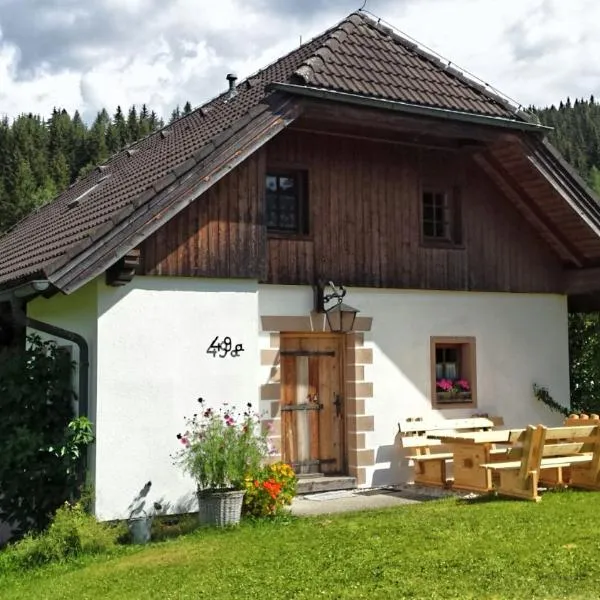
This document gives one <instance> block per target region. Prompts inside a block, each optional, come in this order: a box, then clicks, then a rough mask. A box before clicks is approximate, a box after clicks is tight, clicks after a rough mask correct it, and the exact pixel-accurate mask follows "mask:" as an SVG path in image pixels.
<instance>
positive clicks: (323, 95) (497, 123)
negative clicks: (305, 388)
mask: <svg viewBox="0 0 600 600" xmlns="http://www.w3.org/2000/svg"><path fill="white" fill-rule="evenodd" d="M270 87H271V89H273V90H277V91H281V92H286V93H288V94H296V95H298V96H304V97H308V98H318V99H321V100H330V101H334V102H343V103H345V104H354V105H358V106H368V107H369V108H379V109H383V110H390V111H395V112H401V113H405V114H412V115H419V116H423V117H432V118H436V119H446V120H451V121H462V122H465V123H472V124H478V125H487V126H492V127H501V128H503V129H513V130H517V131H527V132H535V133H538V134H540V135H543V134H545V133H547V132H548V131H551V130H552V129H553V128H552V127H547V126H546V125H541V124H538V123H531V122H529V121H517V120H513V119H507V118H505V117H493V116H488V115H478V114H475V113H469V112H461V111H457V110H450V109H446V108H436V107H432V106H421V105H418V104H410V103H408V102H399V101H396V100H386V99H385V98H372V97H369V96H362V95H359V94H348V93H347V92H338V91H336V90H326V89H323V88H315V87H310V86H305V85H298V84H293V83H273V84H271V86H270Z"/></svg>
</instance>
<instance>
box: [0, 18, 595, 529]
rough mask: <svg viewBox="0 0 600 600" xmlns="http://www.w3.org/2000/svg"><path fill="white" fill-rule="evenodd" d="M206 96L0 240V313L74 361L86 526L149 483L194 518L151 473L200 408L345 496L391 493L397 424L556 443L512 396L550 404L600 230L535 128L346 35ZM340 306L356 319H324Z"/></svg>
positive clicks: (591, 275)
mask: <svg viewBox="0 0 600 600" xmlns="http://www.w3.org/2000/svg"><path fill="white" fill-rule="evenodd" d="M228 79H229V84H230V85H229V89H226V91H225V92H224V93H222V94H221V95H220V96H218V97H217V98H215V99H214V100H212V101H210V102H208V103H207V104H206V105H204V106H202V107H201V108H198V109H197V110H195V111H194V112H193V113H191V114H190V115H188V116H185V117H182V118H181V119H179V120H177V121H175V122H174V123H172V124H170V125H168V126H167V127H165V128H164V129H163V130H162V131H160V132H158V133H155V134H152V135H150V136H149V137H147V138H146V139H144V140H142V141H140V142H139V143H136V144H134V145H132V146H131V147H129V148H128V149H126V150H124V151H122V152H120V153H119V154H118V155H116V156H114V157H113V158H112V159H111V160H109V161H108V162H107V163H106V164H103V165H100V166H98V167H97V168H96V169H95V170H94V171H93V172H92V173H90V174H89V175H88V176H87V177H85V178H83V179H82V180H80V181H78V182H77V183H75V184H74V185H72V186H71V187H70V188H69V189H68V190H67V191H65V192H64V193H63V194H61V195H60V196H58V197H57V198H56V199H55V200H54V201H53V202H52V203H50V204H49V205H47V206H45V207H43V208H41V209H39V210H38V211H37V212H36V213H34V214H32V215H31V216H29V217H28V218H27V219H26V220H24V221H23V222H21V223H20V224H19V225H17V226H16V227H15V228H14V229H13V230H12V231H10V232H9V233H8V234H6V235H5V236H4V237H3V238H2V239H0V300H1V301H3V302H5V303H6V302H10V303H11V306H12V310H13V312H14V314H15V315H17V314H18V313H19V312H20V311H23V313H25V314H26V316H27V319H28V320H27V323H28V326H29V327H30V328H32V329H35V330H39V331H43V332H44V333H45V334H47V335H50V336H54V337H56V338H57V339H59V340H61V343H63V344H66V345H70V346H71V347H72V349H73V356H74V358H75V360H76V361H78V363H79V366H78V381H79V383H78V385H79V396H80V399H79V404H80V411H81V412H85V413H86V414H88V415H89V417H90V418H91V420H92V421H93V422H94V423H95V427H96V435H97V441H96V443H95V446H94V448H93V449H92V452H91V455H90V461H89V462H90V470H91V474H92V481H93V484H94V487H95V493H96V512H97V514H98V516H99V517H101V518H103V519H114V518H122V517H125V516H127V514H128V510H129V508H128V507H130V506H131V503H132V501H133V500H134V499H135V498H136V497H138V495H139V493H140V491H142V494H147V493H148V490H149V488H148V486H147V483H148V482H151V484H152V485H151V490H150V493H149V494H148V498H149V499H150V498H151V497H153V498H155V499H160V500H161V501H162V502H163V504H165V505H166V506H167V507H168V508H169V510H171V511H180V510H190V509H192V508H193V503H194V495H193V491H194V490H193V486H192V484H191V482H190V481H189V480H188V479H186V478H185V477H184V476H182V475H181V473H180V471H179V470H178V469H176V468H175V467H174V466H173V464H172V459H171V454H172V453H173V452H174V451H176V450H177V440H176V434H177V433H178V432H179V431H180V430H181V428H182V426H183V417H184V415H188V416H189V415H191V414H192V413H194V412H195V411H197V406H198V405H197V398H198V397H203V398H204V399H206V401H207V402H209V403H211V404H213V405H216V404H219V403H224V402H229V403H230V404H234V405H236V406H239V407H244V406H245V405H246V404H247V403H250V404H251V405H252V406H253V407H255V408H256V410H257V411H260V413H261V414H262V415H263V420H264V425H265V427H267V426H268V427H269V429H270V436H271V439H272V442H273V444H274V445H275V447H276V448H277V452H278V453H279V454H278V455H279V456H281V457H282V458H283V459H285V460H288V461H291V462H293V463H294V464H295V466H296V468H297V470H298V471H299V472H303V473H312V472H320V473H323V474H329V475H330V474H343V475H348V476H350V477H353V478H355V480H356V484H357V485H359V486H372V485H383V484H392V483H398V482H400V481H402V480H403V478H404V477H406V472H405V471H404V470H403V467H402V461H401V460H399V457H398V451H397V449H396V444H395V438H396V435H397V422H398V421H399V419H401V418H404V417H410V416H427V415H429V414H436V415H440V416H442V417H462V416H468V415H472V414H474V413H488V414H495V415H501V416H502V417H503V418H504V422H505V424H506V425H507V426H510V427H513V426H519V425H525V424H527V423H539V422H544V423H552V422H553V421H555V420H556V419H557V416H556V414H553V413H551V412H550V411H549V410H548V409H547V408H546V407H545V406H544V405H542V404H540V403H539V402H538V401H536V400H535V399H534V397H533V395H532V384H533V383H537V384H539V385H543V386H546V387H547V388H548V389H549V391H550V393H551V394H552V395H553V397H554V398H555V399H556V400H557V401H560V402H563V403H565V404H568V398H569V369H568V339H567V338H568V332H567V314H568V309H569V307H571V308H577V309H593V308H598V307H599V306H600V304H599V299H600V296H599V295H598V292H600V270H599V265H600V237H599V233H600V208H599V205H598V201H597V199H596V197H595V196H594V195H593V193H592V192H591V191H590V190H589V189H588V188H587V187H586V185H585V184H584V182H583V181H582V180H581V179H580V178H579V177H578V176H577V175H576V174H575V173H574V171H573V170H572V169H571V168H570V167H569V165H567V164H566V163H565V161H564V160H563V159H562V158H561V156H560V155H559V154H558V153H557V152H556V150H554V149H553V148H552V146H551V145H550V144H549V143H548V142H547V140H546V135H547V133H548V129H547V128H546V127H543V126H542V125H540V124H539V123H538V122H537V121H536V120H535V119H534V118H532V117H531V116H530V115H528V114H527V113H525V112H523V111H521V110H519V109H518V108H517V107H515V106H513V105H511V104H510V103H509V102H508V101H506V100H505V99H503V98H502V97H501V96H499V95H497V94H496V93H494V92H492V91H490V89H489V88H488V87H486V86H483V85H481V84H479V83H477V82H476V81H475V80H473V79H470V78H468V77H466V76H464V75H463V74H462V73H460V72H458V71H456V70H455V69H454V68H452V67H451V66H449V65H448V64H447V63H446V62H442V61H441V60H439V59H438V58H436V57H434V56H432V55H430V54H428V53H426V52H424V51H423V50H422V49H421V48H420V47H418V46H417V45H415V44H414V43H412V42H410V41H408V40H406V39H405V38H404V37H402V36H400V35H399V34H397V33H395V32H394V31H393V30H392V29H390V28H387V27H384V26H382V25H381V24H380V23H379V22H376V21H375V20H373V19H372V18H370V17H369V16H368V15H367V14H365V13H363V12H357V13H353V14H351V15H350V16H348V17H347V18H345V19H344V20H343V21H342V22H340V23H338V24H337V25H335V26H334V27H332V28H331V29H329V30H327V31H326V32H325V33H323V34H322V35H320V36H318V37H317V38H315V39H313V40H311V41H310V42H308V43H305V44H304V45H302V46H301V47H299V48H298V49H296V50H294V51H293V52H291V53H290V54H288V55H286V56H284V57H282V58H280V59H279V60H277V61H276V62H274V63H273V64H271V65H270V66H268V67H266V68H265V69H263V70H262V71H259V72H258V73H256V74H255V75H253V76H252V77H250V78H248V79H247V80H244V81H241V82H237V81H236V79H235V76H233V75H230V76H228ZM329 282H332V284H333V285H332V286H330V285H329ZM341 286H343V288H344V289H345V291H346V295H345V297H344V298H343V300H344V305H343V306H342V308H344V307H345V306H346V304H348V305H352V306H353V307H355V308H356V309H358V310H359V311H360V312H359V313H358V315H355V314H353V313H352V312H343V311H342V312H343V314H340V312H339V310H338V312H337V313H336V310H334V311H331V310H330V312H328V313H326V314H325V313H324V312H323V308H326V309H330V308H331V307H337V308H338V309H339V308H340V305H339V304H338V303H337V302H338V299H339V298H340V297H341V296H342V292H341ZM324 296H327V298H324ZM325 300H328V302H325ZM17 316H18V315H17ZM328 317H329V318H328ZM354 317H355V318H354ZM330 322H331V324H333V325H334V329H336V330H339V329H344V331H343V332H333V331H332V330H331V326H330ZM342 322H343V323H342ZM342 325H343V327H342ZM82 352H83V358H82V354H81V353H82ZM441 379H449V380H452V381H455V380H458V379H462V380H466V381H467V382H468V385H463V388H461V389H462V392H461V393H460V394H458V395H457V396H456V397H449V396H448V394H446V393H444V392H443V391H442V390H440V389H438V385H437V381H438V380H441Z"/></svg>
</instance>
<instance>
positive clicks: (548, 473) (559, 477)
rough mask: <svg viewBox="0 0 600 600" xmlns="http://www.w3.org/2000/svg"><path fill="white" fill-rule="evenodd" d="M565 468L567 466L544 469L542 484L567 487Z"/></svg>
mask: <svg viewBox="0 0 600 600" xmlns="http://www.w3.org/2000/svg"><path fill="white" fill-rule="evenodd" d="M565 470H566V468H565V467H555V468H553V469H543V470H542V473H541V475H540V485H542V486H545V487H565V486H566V485H567V478H566V473H565Z"/></svg>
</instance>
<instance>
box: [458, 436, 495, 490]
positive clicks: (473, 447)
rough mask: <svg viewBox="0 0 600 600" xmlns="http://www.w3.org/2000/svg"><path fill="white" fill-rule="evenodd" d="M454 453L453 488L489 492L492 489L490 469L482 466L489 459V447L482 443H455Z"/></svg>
mask: <svg viewBox="0 0 600 600" xmlns="http://www.w3.org/2000/svg"><path fill="white" fill-rule="evenodd" d="M453 454H454V459H453V461H452V469H453V475H454V481H453V483H452V488H453V489H457V490H467V491H470V492H489V491H490V490H491V489H492V476H491V473H490V471H488V470H487V469H483V468H481V465H482V464H485V463H486V462H488V460H489V457H490V456H489V448H487V447H486V446H484V445H481V444H464V445H462V444H455V445H454V447H453Z"/></svg>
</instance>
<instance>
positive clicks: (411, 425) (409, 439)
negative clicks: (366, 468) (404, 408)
mask: <svg viewBox="0 0 600 600" xmlns="http://www.w3.org/2000/svg"><path fill="white" fill-rule="evenodd" d="M493 428H494V422H493V421H492V420H490V419H487V418H485V417H472V418H466V419H444V420H438V421H434V420H416V419H414V420H413V419H406V420H404V421H400V422H399V423H398V430H399V432H400V442H401V444H402V447H403V448H418V447H423V446H436V445H440V444H441V442H440V441H439V440H436V439H432V438H430V437H427V436H430V435H432V434H433V435H439V436H444V435H448V436H449V435H453V434H455V433H467V432H471V431H489V430H490V429H493Z"/></svg>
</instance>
